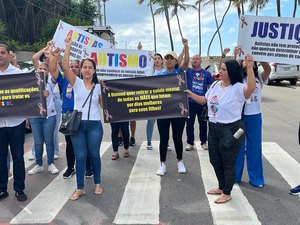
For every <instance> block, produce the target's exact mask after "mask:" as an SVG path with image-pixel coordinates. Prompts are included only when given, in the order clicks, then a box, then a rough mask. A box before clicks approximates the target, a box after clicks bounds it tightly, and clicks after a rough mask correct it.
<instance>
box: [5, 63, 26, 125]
mask: <svg viewBox="0 0 300 225" xmlns="http://www.w3.org/2000/svg"><path fill="white" fill-rule="evenodd" d="M17 73H23V72H22V71H21V70H20V69H19V68H17V67H15V66H13V65H12V64H9V65H8V67H7V69H6V70H5V71H3V72H1V71H0V76H1V75H8V74H17ZM20 76H22V74H20ZM24 120H25V117H14V118H0V128H1V127H15V126H18V125H20V124H21V123H23V121H24Z"/></svg>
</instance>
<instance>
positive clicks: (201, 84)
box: [185, 55, 213, 151]
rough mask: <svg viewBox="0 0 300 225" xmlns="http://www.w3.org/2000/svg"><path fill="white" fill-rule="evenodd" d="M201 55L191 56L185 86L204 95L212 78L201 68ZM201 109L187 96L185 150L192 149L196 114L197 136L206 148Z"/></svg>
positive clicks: (205, 130)
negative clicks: (187, 111)
mask: <svg viewBox="0 0 300 225" xmlns="http://www.w3.org/2000/svg"><path fill="white" fill-rule="evenodd" d="M201 63H202V60H201V57H200V55H194V56H193V57H192V68H188V69H187V72H186V79H187V87H188V89H189V90H190V91H192V92H194V93H195V94H197V95H201V96H204V95H205V93H206V91H207V89H208V88H209V86H210V85H211V84H212V82H213V79H212V76H211V74H210V72H208V71H206V70H204V69H202V68H201ZM202 110H203V106H202V105H200V104H198V103H196V102H195V101H194V100H193V99H191V98H189V111H190V116H189V117H188V119H187V122H186V135H187V146H186V148H185V150H186V151H191V150H194V149H195V148H194V141H195V136H194V123H195V118H196V115H197V116H198V122H199V138H200V142H201V147H202V149H204V150H208V146H207V143H206V141H207V121H204V120H201V118H200V115H201V112H202Z"/></svg>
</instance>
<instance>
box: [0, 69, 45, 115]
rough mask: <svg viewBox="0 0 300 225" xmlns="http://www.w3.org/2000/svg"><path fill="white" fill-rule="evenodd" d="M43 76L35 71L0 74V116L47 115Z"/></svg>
mask: <svg viewBox="0 0 300 225" xmlns="http://www.w3.org/2000/svg"><path fill="white" fill-rule="evenodd" d="M43 77H44V76H43V74H40V73H35V72H30V73H20V74H9V75H2V76H0V117H1V118H3V117H18V116H24V117H41V116H47V110H46V109H47V107H46V99H45V97H44V96H43V90H44V89H45V85H44V78H43Z"/></svg>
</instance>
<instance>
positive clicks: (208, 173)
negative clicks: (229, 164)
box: [196, 142, 261, 225]
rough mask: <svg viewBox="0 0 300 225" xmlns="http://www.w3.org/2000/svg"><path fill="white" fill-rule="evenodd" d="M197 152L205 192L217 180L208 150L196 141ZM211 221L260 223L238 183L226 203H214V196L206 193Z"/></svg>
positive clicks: (228, 224) (227, 224)
mask: <svg viewBox="0 0 300 225" xmlns="http://www.w3.org/2000/svg"><path fill="white" fill-rule="evenodd" d="M196 147H197V149H198V150H197V153H198V156H199V160H200V167H201V174H202V180H203V184H204V189H205V192H208V191H209V190H210V189H212V188H214V187H217V186H218V182H217V179H216V175H215V173H214V170H213V167H212V165H211V164H210V162H209V156H208V152H207V151H204V150H203V149H202V148H201V145H200V142H196ZM207 198H208V202H209V205H210V209H211V213H212V217H213V221H214V224H215V225H221V224H222V225H240V224H243V225H253V224H255V225H259V224H261V223H260V221H259V220H258V218H257V215H256V213H255V211H254V209H253V207H252V206H251V205H250V203H249V202H248V200H247V198H246V197H245V196H244V195H243V193H242V191H241V189H240V188H239V186H238V185H234V186H233V190H232V200H231V201H229V202H227V203H226V204H221V205H218V204H215V203H214V200H215V199H216V196H214V195H207Z"/></svg>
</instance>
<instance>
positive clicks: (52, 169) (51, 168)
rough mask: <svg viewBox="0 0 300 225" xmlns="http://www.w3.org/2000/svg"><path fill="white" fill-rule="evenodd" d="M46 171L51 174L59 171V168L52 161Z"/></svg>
mask: <svg viewBox="0 0 300 225" xmlns="http://www.w3.org/2000/svg"><path fill="white" fill-rule="evenodd" d="M48 171H49V172H51V173H52V174H57V173H59V170H58V169H57V168H56V166H55V165H54V164H53V163H52V164H51V165H49V166H48Z"/></svg>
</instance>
